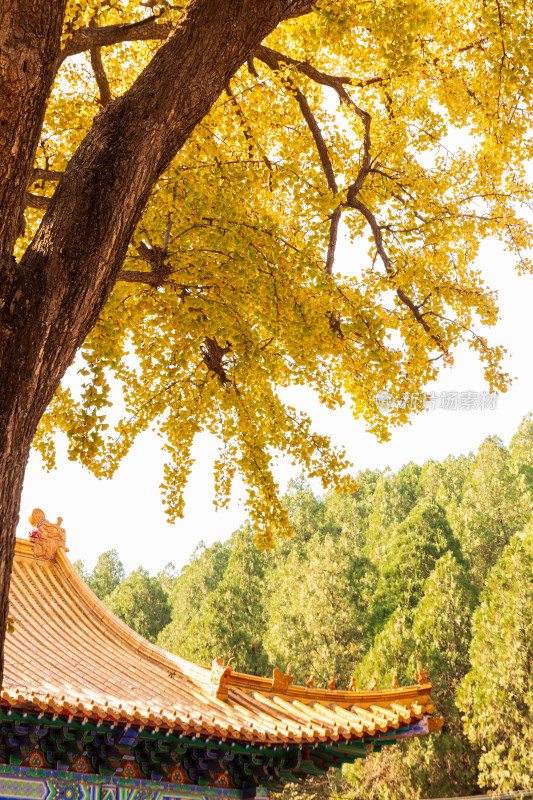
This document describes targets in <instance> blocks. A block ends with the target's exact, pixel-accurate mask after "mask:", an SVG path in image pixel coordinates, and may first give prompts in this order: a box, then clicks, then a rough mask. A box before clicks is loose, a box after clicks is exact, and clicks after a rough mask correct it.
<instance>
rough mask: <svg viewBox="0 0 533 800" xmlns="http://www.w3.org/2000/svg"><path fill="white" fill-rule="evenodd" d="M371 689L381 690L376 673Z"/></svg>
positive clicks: (373, 690) (374, 690) (372, 690)
mask: <svg viewBox="0 0 533 800" xmlns="http://www.w3.org/2000/svg"><path fill="white" fill-rule="evenodd" d="M370 691H371V692H379V684H378V679H377V675H374V677H373V678H372V685H371V686H370Z"/></svg>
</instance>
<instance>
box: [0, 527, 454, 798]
mask: <svg viewBox="0 0 533 800" xmlns="http://www.w3.org/2000/svg"><path fill="white" fill-rule="evenodd" d="M43 552H44V553H45V554H46V550H44V549H43V547H42V542H41V547H40V549H39V553H40V554H42V553H43ZM10 617H11V619H12V632H11V633H9V635H8V637H7V640H6V660H5V674H4V684H3V687H2V691H1V696H0V704H1V708H0V711H1V713H0V723H1V729H0V730H1V735H0V765H1V764H2V763H3V764H5V765H13V766H17V767H20V768H21V769H38V768H41V769H49V770H56V771H57V770H64V771H67V772H74V773H81V774H84V773H85V774H90V775H108V776H115V777H117V776H118V777H122V778H124V779H126V778H128V779H132V780H152V781H164V782H168V783H181V784H183V785H204V786H214V787H217V786H218V787H224V786H225V787H226V788H231V789H239V790H240V791H241V793H242V792H243V791H244V792H246V791H248V790H251V789H252V787H257V786H268V787H271V788H280V787H281V786H282V785H283V784H284V783H285V782H286V781H288V780H296V781H299V780H302V779H304V778H305V777H306V776H308V775H313V774H317V773H320V772H321V771H323V770H325V769H327V768H329V767H330V766H337V765H340V764H342V763H345V762H350V761H354V760H355V759H356V758H363V757H364V756H366V755H367V753H369V752H373V751H376V750H380V749H381V748H382V747H386V746H390V745H391V744H393V743H394V742H396V741H397V740H398V739H399V738H401V737H405V736H420V735H424V734H427V733H429V732H431V731H432V730H437V729H438V728H439V727H440V725H442V720H440V719H438V718H437V719H435V718H434V717H432V716H431V715H432V714H433V712H434V705H433V702H432V700H431V697H430V694H431V688H432V686H431V683H429V682H428V679H427V674H423V673H421V674H420V675H419V676H418V681H419V682H418V683H417V684H416V685H413V686H409V687H405V688H395V689H386V690H383V691H380V690H379V688H378V687H377V686H375V687H374V689H375V690H374V691H368V692H356V691H341V690H336V689H333V688H331V689H315V688H311V687H309V688H308V687H302V686H294V685H293V680H292V675H290V674H289V672H288V671H287V673H283V672H281V671H280V670H276V671H275V674H274V676H273V678H270V679H267V678H260V677H256V676H252V675H244V674H241V673H238V672H234V671H233V670H232V668H231V665H228V664H226V663H225V662H223V661H221V660H220V659H217V660H216V661H215V662H214V663H213V664H212V665H211V667H205V666H200V665H197V664H192V663H190V662H188V661H185V660H184V659H181V658H179V657H177V656H174V655H172V654H170V653H167V652H165V651H164V650H161V649H160V648H158V647H156V646H155V645H153V644H151V643H149V642H147V641H146V640H144V639H143V638H142V637H141V636H139V635H138V634H136V633H135V632H134V631H132V630H131V629H130V628H128V627H127V626H126V625H125V624H124V623H123V622H121V621H120V620H119V619H117V618H116V617H115V616H114V615H113V614H111V612H110V611H109V610H108V609H107V608H106V607H105V606H104V605H103V604H102V603H101V602H100V601H99V600H98V598H96V597H95V595H94V594H93V593H92V592H91V591H90V589H89V588H88V587H87V586H86V585H85V583H84V582H83V581H82V579H81V578H80V576H79V575H78V574H77V572H76V571H75V570H74V568H73V567H72V565H71V564H70V562H69V561H68V559H67V558H66V556H65V553H64V551H63V549H62V548H61V547H59V548H58V549H57V551H56V552H54V553H53V557H45V556H43V555H36V553H35V541H24V540H17V545H16V555H15V561H14V569H13V574H12V579H11V593H10Z"/></svg>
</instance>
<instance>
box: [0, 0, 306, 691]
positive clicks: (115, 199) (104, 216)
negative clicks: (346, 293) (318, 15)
mask: <svg viewBox="0 0 533 800" xmlns="http://www.w3.org/2000/svg"><path fill="white" fill-rule="evenodd" d="M64 2H65V0H8V5H9V8H10V9H11V11H12V14H13V19H12V22H13V30H18V28H17V24H18V23H19V19H18V16H17V15H22V14H23V13H30V12H32V13H33V14H34V16H35V15H37V16H39V14H41V15H42V16H44V17H46V18H47V19H49V23H48V27H47V28H46V31H45V30H44V27H45V23H44V22H43V23H40V25H41V27H40V28H39V30H41V28H42V40H41V38H40V39H39V43H38V44H37V43H36V42H35V41H34V40H31V41H30V42H29V44H28V46H27V51H28V52H27V54H26V58H27V61H28V63H31V64H34V65H37V66H36V67H35V68H34V72H33V73H32V74H33V75H34V77H33V78H32V81H30V83H31V91H30V89H28V90H27V91H26V90H25V91H22V92H20V93H19V94H18V95H17V93H16V92H15V97H14V100H13V102H12V105H11V106H9V112H8V116H9V121H8V123H7V128H8V129H9V130H10V131H11V130H12V133H11V134H10V135H11V137H12V141H14V142H16V147H15V155H14V156H13V159H14V160H13V163H11V162H9V173H8V175H7V180H6V179H5V177H6V176H2V175H0V216H1V219H0V224H1V220H4V227H3V228H2V227H1V226H0V252H3V254H4V257H3V260H0V267H1V268H2V270H3V275H4V276H5V280H4V282H3V284H2V285H1V286H0V387H1V393H0V497H1V500H2V509H1V513H0V562H1V563H0V626H1V628H0V630H1V633H0V675H1V665H2V664H3V632H4V630H5V618H6V613H7V597H8V588H9V573H10V570H11V563H12V554H13V546H14V536H15V528H16V524H17V521H18V514H19V500H20V492H21V488H22V478H23V473H24V468H25V465H26V461H27V457H28V451H29V447H30V444H31V440H32V438H33V435H34V433H35V430H36V428H37V425H38V422H39V419H40V417H41V415H42V413H43V412H44V410H45V408H46V406H47V405H48V403H49V402H50V400H51V398H52V396H53V394H54V392H55V390H56V388H57V386H58V385H59V382H60V380H61V378H62V376H63V374H64V373H65V370H66V369H67V367H68V366H69V365H70V363H71V362H72V360H73V358H74V356H75V353H76V350H77V349H78V348H79V347H80V345H81V344H82V342H83V340H84V339H85V337H86V336H87V334H88V333H89V331H90V330H91V328H92V327H93V326H94V324H95V323H96V321H97V319H98V315H99V313H100V311H101V309H102V306H103V305H104V303H105V301H106V299H107V297H108V296H109V293H110V292H111V290H112V288H113V285H114V282H115V280H116V276H117V274H118V272H119V270H120V268H121V265H122V262H123V259H124V256H125V253H126V250H127V247H128V243H129V241H130V239H131V237H132V234H133V232H134V230H135V226H136V224H137V221H138V219H139V217H140V215H141V212H142V209H143V207H144V204H145V202H146V200H147V198H148V196H149V194H150V191H151V189H152V187H153V185H154V183H155V181H156V180H157V178H158V177H159V175H161V173H162V172H163V171H164V170H165V168H166V167H167V166H168V164H169V162H170V161H171V159H172V158H173V157H174V156H175V154H176V153H177V152H178V150H179V149H180V147H181V146H182V145H183V144H184V142H185V141H186V140H187V138H188V137H189V136H190V134H191V132H192V130H193V129H194V127H195V125H196V124H197V123H198V122H199V121H200V120H201V119H202V118H203V117H204V116H205V114H206V113H207V112H208V111H209V109H210V107H211V105H212V104H213V102H214V101H215V100H216V98H217V97H218V95H219V94H220V93H221V91H222V90H223V88H224V86H225V85H226V84H227V82H228V80H229V79H230V78H231V76H232V75H233V74H234V73H235V72H236V70H237V69H238V68H239V66H240V65H241V64H243V63H244V61H245V60H246V58H247V56H248V55H249V54H250V53H251V52H252V51H253V50H254V49H255V48H256V47H257V46H258V44H259V43H260V42H261V40H262V39H263V38H264V37H265V36H266V35H267V34H268V33H269V32H270V31H272V30H273V29H274V28H275V27H276V25H277V24H278V23H279V22H280V20H282V19H284V18H287V17H289V16H296V15H298V14H300V13H304V11H306V10H309V8H310V6H311V3H310V2H309V0H261V2H259V3H258V2H256V1H255V0H191V2H190V3H189V5H188V7H187V9H186V11H185V12H184V14H183V15H182V17H181V19H180V22H179V24H178V25H177V27H176V29H175V30H174V31H173V33H172V34H171V35H170V36H169V38H168V39H167V41H166V42H165V44H164V45H163V46H162V47H161V48H160V50H159V51H158V52H157V54H156V55H155V57H154V58H153V60H152V61H151V62H150V64H149V65H148V66H147V68H146V69H145V70H144V72H143V73H142V74H141V75H140V76H139V78H138V79H137V80H136V81H135V83H134V84H133V86H132V88H131V89H130V90H129V91H128V92H126V93H125V94H124V95H123V96H122V97H120V98H118V99H116V100H114V101H113V102H111V103H110V104H109V105H108V106H107V107H106V109H105V111H103V112H102V113H101V114H99V115H98V116H97V117H96V119H95V121H94V124H93V127H92V129H91V131H90V132H89V133H88V135H87V136H86V138H85V140H84V141H83V143H82V144H81V145H80V147H79V149H78V151H77V152H76V153H75V155H74V156H73V157H72V159H71V161H70V163H69V165H68V168H67V170H66V172H65V174H64V176H63V178H62V180H61V181H60V183H59V185H58V187H57V189H56V192H55V194H54V197H53V199H52V202H51V204H50V206H49V208H48V211H47V212H46V214H45V216H44V219H43V221H42V224H41V226H40V228H39V231H38V232H37V234H36V236H35V238H34V240H33V242H32V243H31V245H30V246H29V247H28V249H27V251H26V253H25V255H24V257H23V258H22V260H21V263H20V264H19V265H16V264H15V263H14V262H13V261H12V260H11V252H12V246H13V243H14V240H15V238H16V230H17V229H16V226H15V223H14V222H13V220H18V219H19V218H20V213H21V210H22V207H23V194H22V192H23V189H24V190H25V187H26V184H27V181H28V177H29V170H30V169H31V167H32V165H33V157H34V153H35V147H36V144H37V141H38V136H39V131H40V125H41V124H42V117H43V113H44V100H43V98H46V95H47V93H48V91H49V88H50V82H51V77H50V76H51V69H52V68H51V67H50V64H52V63H54V61H55V60H56V59H57V53H58V47H59V44H58V42H59V30H60V28H59V29H58V23H57V17H58V15H60V16H62V14H63V6H64ZM45 6H46V8H48V9H50V13H46V14H43V9H44V7H45ZM54 15H55V16H54ZM29 24H31V23H28V25H29ZM43 26H44V27H43ZM2 27H3V23H2ZM23 30H25V28H24V29H23ZM0 45H1V41H0ZM23 46H24V47H26V40H24V45H23ZM12 61H13V63H15V64H16V65H18V66H17V68H16V69H15V71H14V72H13V73H12V78H13V81H14V82H15V84H16V86H19V84H20V82H21V81H22V82H23V81H24V75H25V71H24V70H25V69H26V68H25V67H24V63H26V62H23V60H21V55H20V53H19V52H18V50H17V47H16V46H14V50H13V56H12ZM10 74H11V73H10ZM1 80H3V84H2V83H1V82H0V107H1V100H2V94H1V92H2V89H3V88H5V87H8V86H9V80H10V77H9V74H7V75H6V74H3V75H2V79H1ZM31 92H33V94H31ZM17 104H18V106H17ZM13 115H14V116H17V115H18V116H19V117H20V119H19V122H18V123H17V124H15V122H13V120H12V116H13ZM25 117H27V119H26V118H25ZM6 142H7V139H6ZM2 144H3V142H2V139H0V160H1V156H2ZM4 144H5V142H4ZM7 146H9V144H8V145H7ZM3 152H4V153H7V150H6V149H5V148H4V150H3ZM19 162H20V165H21V167H20V168H21V169H22V173H23V174H22V177H20V176H16V173H17V168H18V167H17V165H18V164H19ZM11 182H13V184H14V185H15V187H16V191H15V194H14V196H10V195H9V191H6V188H5V187H6V185H7V186H9V184H10V183H11ZM21 187H22V188H21ZM17 224H18V223H17Z"/></svg>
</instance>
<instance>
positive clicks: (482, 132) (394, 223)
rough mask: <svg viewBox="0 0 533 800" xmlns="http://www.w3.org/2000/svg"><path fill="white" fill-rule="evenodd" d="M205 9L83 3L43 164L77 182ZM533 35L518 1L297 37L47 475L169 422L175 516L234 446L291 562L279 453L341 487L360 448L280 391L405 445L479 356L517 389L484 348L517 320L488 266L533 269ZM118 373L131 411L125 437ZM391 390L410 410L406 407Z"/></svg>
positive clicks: (374, 17) (172, 204)
mask: <svg viewBox="0 0 533 800" xmlns="http://www.w3.org/2000/svg"><path fill="white" fill-rule="evenodd" d="M147 5H149V6H150V9H147V8H146V6H147ZM181 13H182V9H181V7H178V6H171V5H170V4H169V3H168V2H166V0H162V2H161V3H156V4H155V5H154V3H153V2H150V3H146V2H145V3H143V4H141V5H138V4H137V3H135V2H130V1H129V0H107V1H105V2H102V1H101V0H81V2H80V0H69V4H68V11H67V18H66V20H65V33H64V48H65V50H64V53H65V55H66V56H67V57H65V60H64V62H63V66H62V68H61V70H60V72H59V74H58V77H57V79H56V82H55V88H54V91H53V95H52V97H51V100H50V102H49V105H48V111H47V116H46V121H45V127H44V129H43V134H42V137H41V143H40V146H39V149H38V153H37V162H36V166H37V167H38V168H40V169H42V170H56V171H59V172H61V171H62V170H64V169H65V167H66V165H67V163H68V161H69V159H70V157H71V156H72V154H73V153H74V151H75V150H76V148H77V147H78V145H79V144H80V142H81V141H82V139H83V137H84V135H85V134H86V133H87V131H88V130H89V129H90V127H91V124H92V120H93V118H94V117H95V115H96V114H98V112H99V111H100V110H101V108H102V106H103V105H106V104H107V103H108V102H109V101H110V99H112V98H114V97H117V96H118V95H120V94H122V93H123V92H124V91H125V90H126V89H128V87H129V86H131V84H132V82H133V81H134V79H135V77H136V76H137V75H138V74H139V73H140V71H141V70H142V69H143V67H144V66H145V65H146V64H147V63H148V62H149V60H150V59H151V58H152V57H153V54H154V53H155V52H156V50H157V49H158V47H160V46H161V42H162V41H163V39H164V38H165V36H166V35H167V33H168V31H169V30H170V29H171V26H172V25H174V24H176V23H178V24H179V18H180V14H181ZM149 14H154V15H155V17H156V20H155V22H156V23H157V25H156V24H154V19H153V18H150V17H149ZM143 20H146V22H143ZM127 22H130V23H131V22H138V23H139V25H138V26H136V27H135V26H134V27H132V28H129V29H128V30H129V33H128V34H127V35H124V33H123V32H122V33H121V34H120V36H119V35H118V34H117V41H116V43H115V44H113V45H109V46H106V47H99V46H93V47H92V48H91V49H90V50H85V49H84V47H83V46H78V47H77V46H76V42H77V38H76V36H77V31H78V30H79V29H80V28H83V27H84V26H85V27H89V28H90V27H93V28H94V27H100V28H102V27H105V26H117V25H119V24H122V25H123V24H124V23H127ZM531 23H532V20H531V14H530V10H529V7H528V4H524V3H522V2H518V0H499V1H498V2H493V0H486V1H484V2H481V0H465V1H464V2H461V3H450V2H444V0H380V2H374V1H371V0H324V1H323V2H320V3H319V4H318V8H317V9H316V10H315V11H314V12H312V13H311V14H307V15H305V16H302V17H299V18H297V19H293V20H287V21H286V22H284V23H282V24H281V25H280V26H279V27H278V28H277V29H276V30H275V31H274V33H272V34H271V35H270V36H269V37H268V39H267V40H266V41H265V43H264V44H263V45H262V46H261V47H260V48H259V49H258V50H257V51H256V52H255V53H254V54H253V56H252V57H251V58H250V59H249V61H248V63H247V64H246V65H245V66H243V67H242V68H241V69H240V71H239V72H238V73H237V75H236V76H235V78H234V79H233V80H232V81H231V84H228V85H227V87H226V91H225V93H223V94H222V95H221V96H220V97H219V99H218V101H217V102H216V103H215V104H214V106H213V107H212V109H211V111H210V113H209V114H208V116H207V117H205V118H204V119H203V120H202V122H201V123H200V124H198V125H197V127H196V129H195V130H194V132H193V134H192V135H191V137H190V138H189V140H188V141H187V143H186V144H185V146H184V147H183V148H182V149H181V151H180V152H179V153H178V155H177V156H176V157H175V158H174V160H173V161H172V163H171V164H170V166H169V167H168V169H167V170H166V172H165V173H164V174H163V175H162V177H161V178H160V180H159V181H158V183H157V185H156V186H155V187H154V190H153V192H152V194H151V196H150V198H149V201H148V203H147V205H146V209H145V211H144V214H143V216H142V219H141V220H140V222H139V224H138V226H137V230H136V233H135V235H134V237H133V240H132V241H131V245H130V248H129V251H128V254H127V258H126V261H125V263H124V266H123V271H122V272H121V273H120V276H119V280H118V281H117V283H116V286H115V289H114V291H113V294H112V296H111V298H110V299H109V301H108V303H107V306H106V307H105V310H104V312H103V313H102V315H101V318H100V321H99V322H98V324H97V325H96V327H95V328H94V330H93V331H92V333H91V334H90V336H89V337H88V338H87V340H86V342H85V344H84V347H83V358H84V359H85V366H84V368H83V370H82V374H83V375H84V383H83V388H82V391H81V394H80V395H79V396H75V394H74V393H73V392H72V391H70V390H67V389H62V390H60V391H59V392H58V393H57V395H56V397H55V399H54V401H53V403H52V405H51V406H50V408H49V410H48V412H47V413H46V415H45V417H44V418H43V420H42V422H41V426H40V430H39V433H38V436H37V439H36V442H35V445H36V446H37V448H38V449H39V450H40V452H41V453H42V454H43V456H44V458H45V460H46V461H47V462H48V463H51V461H52V460H53V440H52V433H53V431H55V430H56V429H58V428H59V429H61V430H63V431H64V432H66V434H67V435H68V437H69V453H70V455H71V457H72V458H78V459H80V460H81V461H82V462H83V463H84V464H86V465H87V466H88V467H89V468H90V469H91V470H92V471H93V472H94V473H95V474H96V475H98V476H106V475H111V474H112V472H113V471H114V469H115V468H116V466H117V464H118V462H119V460H120V459H121V457H123V456H124V455H125V454H126V453H127V452H128V450H129V448H130V447H131V445H132V443H133V441H134V439H135V437H136V435H137V434H138V433H139V432H141V431H144V430H146V429H154V430H156V431H157V432H159V433H160V434H161V436H162V437H163V440H164V443H165V444H164V446H165V448H166V450H167V452H168V466H167V468H166V477H165V481H164V484H163V490H164V493H165V495H166V498H167V501H168V509H169V513H170V516H171V517H175V516H179V515H181V514H182V511H183V488H184V484H185V481H186V478H187V475H188V472H189V470H190V468H191V456H190V452H191V445H192V443H193V440H194V437H195V435H196V433H197V432H198V431H200V430H205V429H207V430H209V431H212V432H213V433H215V434H216V435H217V436H218V437H219V440H220V443H221V448H220V458H219V459H218V461H217V464H216V489H217V502H218V503H219V504H224V502H225V500H226V499H227V497H228V493H229V490H230V486H231V482H232V479H233V477H234V475H235V473H236V472H237V471H238V472H239V473H241V474H242V476H243V477H244V479H245V482H246V484H247V486H248V492H249V510H250V514H251V516H252V519H253V521H254V524H255V527H256V529H257V543H258V545H259V546H262V547H264V546H271V545H272V543H273V539H274V536H275V535H277V534H282V535H283V534H286V533H287V532H289V530H290V526H289V522H288V519H287V514H286V511H285V509H284V508H283V507H282V506H281V504H280V500H279V495H278V488H277V486H276V484H275V481H274V479H273V476H272V472H271V462H272V457H273V454H274V453H275V452H276V451H283V452H285V453H288V454H289V455H290V456H291V457H292V458H293V459H294V460H295V461H297V462H299V463H300V464H301V465H302V466H303V468H304V469H305V471H306V472H307V473H308V474H309V475H311V476H318V477H320V478H321V479H322V481H323V482H324V484H325V485H328V486H332V487H335V488H337V489H339V490H342V489H349V488H350V487H351V480H350V478H349V475H348V470H349V467H350V465H349V463H348V461H347V459H346V456H345V454H344V452H343V450H342V448H337V447H335V446H333V445H332V443H331V442H330V441H329V440H328V439H327V438H326V437H324V436H321V435H318V434H317V433H315V432H314V431H313V429H312V426H311V421H310V419H309V417H308V416H307V415H306V414H305V413H304V412H303V411H301V410H296V409H294V408H290V407H288V406H287V405H285V404H284V403H283V402H282V401H281V400H280V397H279V393H278V392H279V389H280V388H282V387H289V386H293V385H295V384H305V385H307V386H310V387H311V388H312V389H313V390H315V391H316V393H317V394H318V397H319V398H320V400H321V401H322V402H323V403H325V404H326V405H327V406H328V407H329V408H336V407H338V406H340V405H341V404H343V403H346V402H348V403H349V404H350V405H351V407H352V408H353V411H354V414H356V415H360V416H362V417H363V418H364V419H365V420H366V422H367V425H368V427H369V429H370V430H372V431H374V432H375V434H376V435H377V436H378V437H380V438H382V439H384V438H386V437H387V435H388V431H389V429H390V427H391V426H392V425H396V424H399V423H402V422H404V421H405V420H406V418H407V415H408V413H411V412H409V411H408V409H406V408H404V407H403V406H402V403H401V400H402V398H403V397H404V395H405V394H406V393H409V394H410V395H411V396H412V395H416V396H418V395H419V396H420V398H421V399H422V398H423V395H424V387H425V386H426V385H427V383H428V381H429V380H431V379H432V378H434V377H435V375H436V372H437V369H438V368H439V366H440V365H442V364H449V363H451V362H452V359H453V351H454V348H455V347H456V346H457V345H458V344H459V343H461V342H464V341H467V342H469V343H470V346H471V347H473V348H475V349H476V350H477V352H478V354H479V357H480V359H481V360H482V361H483V364H484V368H485V375H486V379H487V381H488V383H489V386H490V387H491V388H492V389H495V390H496V389H498V390H504V389H505V385H506V381H507V376H506V375H505V374H504V373H503V372H502V369H501V358H502V355H503V354H502V350H501V349H500V348H498V347H494V346H491V345H490V344H489V343H488V342H487V340H486V338H485V336H484V335H482V334H481V333H480V330H482V328H483V326H486V325H491V324H493V323H494V322H495V319H496V315H497V308H496V305H495V297H494V295H493V293H491V291H490V290H489V289H487V287H486V286H485V285H484V283H483V280H482V276H481V274H480V272H479V271H478V270H477V269H476V268H475V267H474V262H475V258H476V255H477V253H478V248H479V244H480V242H481V241H482V240H483V239H484V238H486V237H488V236H497V237H499V238H500V239H502V240H503V241H504V242H505V243H506V245H507V246H508V247H509V248H510V249H511V250H512V251H513V252H514V253H515V254H516V258H517V263H518V265H519V267H520V268H521V269H527V270H529V268H530V264H529V262H528V261H527V259H526V258H525V257H524V255H523V251H524V250H525V249H527V248H528V247H529V246H530V243H531V234H532V232H531V229H530V227H529V225H528V224H527V223H526V221H525V220H524V219H523V217H522V210H523V208H524V206H525V205H526V204H527V202H528V201H529V199H530V188H529V186H528V183H527V179H526V174H525V171H524V166H523V163H524V160H525V159H526V158H527V157H528V156H529V149H528V148H530V144H528V142H527V139H526V136H525V134H526V133H527V131H528V126H529V123H530V119H529V117H530V111H531V81H530V75H531V66H532V64H531V59H532V55H531V48H530V46H529V41H528V39H529V31H530V30H531ZM149 26H151V27H150V31H151V32H150V35H149V37H147V38H143V37H141V39H140V40H135V39H136V37H137V36H140V33H139V32H142V31H145V30H146V31H147V30H148V28H149ZM117 30H118V29H117ZM143 36H144V34H143ZM80 51H81V52H80ZM69 53H71V54H72V55H70V56H69V55H68V54H69ZM142 124H143V120H142V119H139V125H142ZM38 174H40V173H38ZM48 177H50V176H49V175H48V176H47V175H46V174H45V173H42V174H41V181H40V182H38V183H34V184H33V188H32V189H31V191H32V193H33V196H34V199H33V206H34V207H33V208H30V209H28V212H27V219H26V234H25V237H24V238H23V239H21V240H20V242H19V246H20V250H21V251H22V250H23V249H24V247H25V245H26V243H27V241H29V238H30V237H31V235H32V232H33V231H34V229H35V227H36V224H37V222H38V220H39V219H40V216H42V211H41V210H38V209H37V208H35V207H36V206H38V205H39V200H38V199H37V198H36V196H47V195H48V196H49V195H50V194H51V192H52V191H53V186H54V184H53V182H52V181H51V180H48V179H47V178H48ZM45 202H46V201H44V202H43V201H41V205H44V204H45ZM339 224H340V225H342V226H343V227H342V228H341V230H342V231H343V232H344V233H345V234H346V235H347V236H348V237H349V238H350V239H351V240H352V241H353V242H359V243H360V244H359V252H360V257H359V261H358V263H355V264H351V265H349V273H348V274H343V273H342V272H341V271H340V268H339V263H338V262H339V259H338V258H337V260H335V244H336V238H337V233H338V229H339ZM132 272H134V273H136V274H135V275H132V274H131V273H132ZM115 380H117V381H118V382H119V383H120V384H121V386H122V391H123V399H124V407H125V411H124V416H123V419H122V420H121V421H120V422H118V424H117V425H116V426H114V427H113V430H112V431H110V430H109V429H108V424H107V423H106V421H105V420H106V410H107V407H108V406H109V405H110V399H109V398H110V387H111V385H112V383H113V382H114V381H115ZM381 391H387V392H389V393H390V394H391V396H392V397H393V398H394V400H395V401H397V402H396V405H395V406H394V407H393V408H392V410H391V411H390V412H389V413H387V414H384V413H383V411H382V410H380V409H379V408H378V406H377V405H376V395H377V394H378V393H379V392H381Z"/></svg>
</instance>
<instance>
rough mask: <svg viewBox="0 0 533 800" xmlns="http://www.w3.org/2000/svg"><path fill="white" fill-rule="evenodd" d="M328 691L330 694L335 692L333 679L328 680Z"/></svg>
mask: <svg viewBox="0 0 533 800" xmlns="http://www.w3.org/2000/svg"><path fill="white" fill-rule="evenodd" d="M328 689H330V690H331V691H332V692H333V691H334V690H335V678H330V679H329V683H328Z"/></svg>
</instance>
